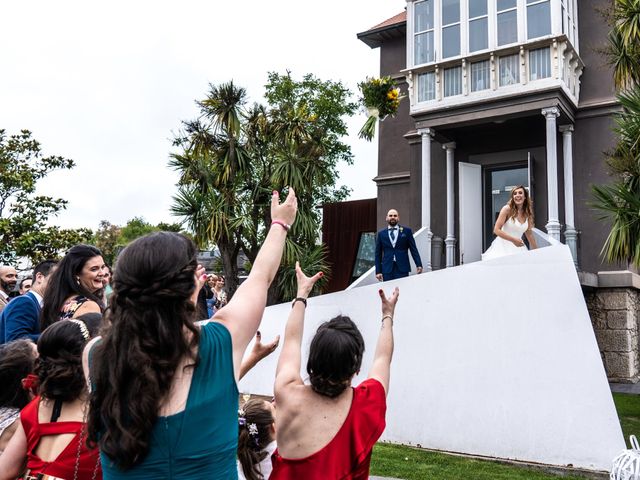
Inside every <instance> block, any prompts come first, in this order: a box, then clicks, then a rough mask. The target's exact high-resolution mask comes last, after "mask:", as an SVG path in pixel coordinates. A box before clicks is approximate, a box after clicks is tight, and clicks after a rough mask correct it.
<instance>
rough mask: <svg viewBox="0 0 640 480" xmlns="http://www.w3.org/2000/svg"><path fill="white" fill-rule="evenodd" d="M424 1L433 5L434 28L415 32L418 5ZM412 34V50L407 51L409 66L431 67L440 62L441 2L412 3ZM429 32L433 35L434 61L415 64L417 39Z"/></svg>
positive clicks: (433, 0) (432, 0) (431, 0)
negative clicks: (439, 28) (439, 18)
mask: <svg viewBox="0 0 640 480" xmlns="http://www.w3.org/2000/svg"><path fill="white" fill-rule="evenodd" d="M424 1H430V2H431V3H432V5H433V27H432V28H430V29H427V30H421V31H419V32H416V31H415V18H416V14H415V12H416V3H422V2H424ZM411 3H412V5H411V32H412V36H411V40H412V41H411V48H408V49H407V56H409V57H410V58H408V59H407V60H409V61H407V65H413V66H418V65H429V64H432V63H434V62H436V61H437V60H438V45H439V42H438V37H439V35H438V23H439V22H438V16H437V15H438V10H439V9H438V8H437V7H438V4H439V3H440V2H438V1H437V0H418V1H416V2H411ZM428 32H432V33H433V60H431V61H427V62H425V63H415V61H416V55H415V49H416V37H417V36H418V35H421V34H424V33H428Z"/></svg>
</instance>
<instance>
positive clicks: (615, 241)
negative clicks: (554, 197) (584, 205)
mask: <svg viewBox="0 0 640 480" xmlns="http://www.w3.org/2000/svg"><path fill="white" fill-rule="evenodd" d="M593 194H594V197H595V201H594V202H593V203H592V206H593V207H594V208H596V209H597V210H600V211H601V212H602V214H601V216H600V219H601V220H610V221H611V231H610V232H609V235H608V236H607V240H606V241H605V244H604V246H603V247H602V252H601V254H602V255H604V257H605V258H606V259H607V261H609V262H625V263H626V262H629V263H632V264H634V265H635V266H636V267H639V266H640V189H638V188H635V189H631V188H629V185H628V184H627V183H626V182H624V181H621V182H617V183H614V184H612V185H594V186H593Z"/></svg>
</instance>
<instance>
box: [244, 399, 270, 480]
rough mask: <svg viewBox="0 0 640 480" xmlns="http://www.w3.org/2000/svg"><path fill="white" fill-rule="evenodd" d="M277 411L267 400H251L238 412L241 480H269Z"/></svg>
mask: <svg viewBox="0 0 640 480" xmlns="http://www.w3.org/2000/svg"><path fill="white" fill-rule="evenodd" d="M275 413H276V410H275V407H274V405H273V403H271V402H268V401H266V400H260V399H252V400H248V401H247V402H246V403H245V404H244V406H243V407H242V408H241V409H240V410H238V462H237V464H238V480H266V479H268V478H269V476H270V475H271V469H272V466H271V455H272V454H273V452H274V451H275V449H276V427H275Z"/></svg>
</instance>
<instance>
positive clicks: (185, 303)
mask: <svg viewBox="0 0 640 480" xmlns="http://www.w3.org/2000/svg"><path fill="white" fill-rule="evenodd" d="M296 210H297V200H296V198H295V193H294V192H293V189H290V191H289V195H288V196H287V199H286V200H285V201H284V202H283V203H282V204H280V203H279V197H278V194H277V192H274V193H273V196H272V201H271V218H272V223H271V226H270V228H269V231H268V234H267V237H266V239H265V242H264V245H263V246H262V248H261V250H260V252H259V254H258V257H257V258H256V261H255V262H254V265H253V268H252V270H251V274H250V275H249V278H247V280H246V281H245V282H244V283H243V284H242V285H241V286H240V288H239V289H238V290H237V292H236V293H235V295H234V297H233V299H232V300H231V301H230V302H229V304H228V305H227V306H226V307H225V308H224V309H222V310H220V311H219V312H218V313H217V314H216V315H215V317H214V318H213V319H212V320H211V321H205V322H199V323H198V324H196V323H195V320H196V300H197V294H198V291H199V289H200V287H201V285H202V282H204V280H205V279H206V275H205V274H204V269H203V268H202V267H199V266H198V265H197V264H196V254H197V250H196V247H195V245H194V244H193V242H191V240H189V239H188V238H186V237H184V236H182V235H179V234H176V233H168V232H159V233H153V234H151V235H148V236H146V237H142V238H139V239H137V240H135V241H134V242H132V243H131V244H130V245H128V246H127V247H126V248H125V249H124V250H123V252H122V253H121V254H120V256H119V257H118V262H117V263H116V267H115V271H114V275H113V294H112V295H111V298H110V300H109V302H110V310H109V312H108V314H107V315H108V316H107V322H108V323H110V327H109V329H108V330H107V332H106V334H105V336H104V337H103V338H102V340H101V341H100V342H99V343H96V344H95V347H93V345H89V346H88V347H87V349H86V352H87V354H86V361H87V370H88V372H89V373H90V378H91V380H92V385H93V388H94V390H93V392H92V395H91V409H90V414H89V435H90V439H91V440H92V441H94V442H97V443H98V445H99V447H100V453H101V458H102V465H103V469H104V476H105V478H106V479H110V480H111V479H133V478H135V479H142V478H166V479H189V480H193V479H212V478H224V479H235V478H237V470H236V461H235V459H236V447H237V442H238V427H237V425H238V423H237V422H238V418H237V411H238V388H237V386H236V381H237V379H238V377H239V375H240V364H241V361H242V356H243V354H244V351H245V349H246V347H247V345H248V344H249V342H250V341H251V339H252V338H253V336H254V335H255V333H256V330H257V329H258V325H259V324H260V320H261V318H262V314H263V312H264V307H265V304H266V299H267V289H268V287H269V285H270V284H271V282H272V280H273V278H274V276H275V274H276V272H277V270H278V267H279V265H280V258H281V256H282V252H283V248H284V244H285V240H286V235H287V231H288V230H289V227H290V225H291V224H292V223H293V221H294V220H295V216H296Z"/></svg>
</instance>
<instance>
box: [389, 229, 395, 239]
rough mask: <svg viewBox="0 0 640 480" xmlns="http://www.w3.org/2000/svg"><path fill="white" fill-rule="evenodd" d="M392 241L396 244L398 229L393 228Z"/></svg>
mask: <svg viewBox="0 0 640 480" xmlns="http://www.w3.org/2000/svg"><path fill="white" fill-rule="evenodd" d="M390 230H391V241H392V242H395V241H396V227H391V229H390Z"/></svg>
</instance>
